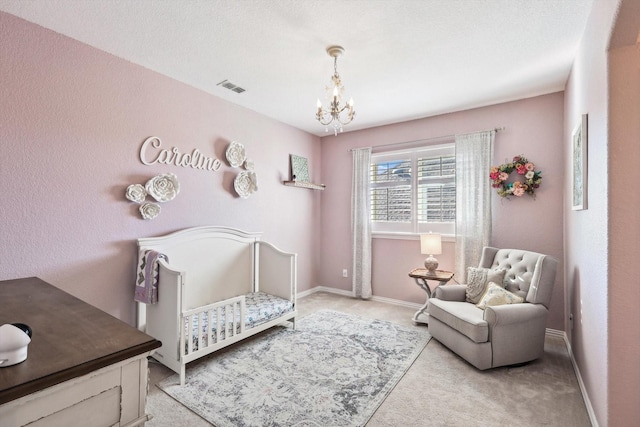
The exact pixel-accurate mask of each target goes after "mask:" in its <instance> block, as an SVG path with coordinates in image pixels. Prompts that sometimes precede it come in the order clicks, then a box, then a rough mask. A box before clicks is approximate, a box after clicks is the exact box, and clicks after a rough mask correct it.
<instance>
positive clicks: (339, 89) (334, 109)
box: [316, 46, 356, 135]
mask: <svg viewBox="0 0 640 427" xmlns="http://www.w3.org/2000/svg"><path fill="white" fill-rule="evenodd" d="M327 53H328V54H329V56H332V57H333V76H331V81H332V84H333V90H331V88H330V87H326V90H327V93H329V91H331V96H330V101H329V108H324V107H323V106H322V103H321V102H320V100H319V99H318V111H317V112H316V119H317V120H318V121H319V122H320V123H321V124H322V125H324V126H327V127H326V128H325V131H326V132H329V127H328V126H329V125H331V126H332V127H333V134H334V135H338V132H342V125H348V124H349V123H351V121H352V120H353V117H354V116H355V115H356V112H355V110H354V109H353V98H351V99H349V102H348V103H346V104H342V105H340V102H341V101H342V95H343V92H344V86H342V82H341V81H340V75H339V74H338V56H340V55H342V54H343V53H344V49H343V48H342V46H329V47H328V48H327ZM345 110H346V117H341V115H342V113H343V112H344V111H345Z"/></svg>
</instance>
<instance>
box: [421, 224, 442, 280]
mask: <svg viewBox="0 0 640 427" xmlns="http://www.w3.org/2000/svg"><path fill="white" fill-rule="evenodd" d="M420 249H421V251H420V252H421V253H422V254H423V255H429V256H428V257H427V259H425V260H424V266H425V268H426V269H427V273H428V274H434V275H435V274H436V268H438V260H437V259H436V258H435V257H434V255H440V254H441V253H442V238H441V236H440V234H434V233H429V234H421V235H420Z"/></svg>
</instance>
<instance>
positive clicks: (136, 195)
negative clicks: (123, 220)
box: [126, 184, 147, 203]
mask: <svg viewBox="0 0 640 427" xmlns="http://www.w3.org/2000/svg"><path fill="white" fill-rule="evenodd" d="M126 197H127V199H129V200H131V201H132V202H136V203H142V202H144V199H145V197H147V191H146V190H145V189H144V187H143V186H142V185H141V184H131V185H130V186H128V187H127V193H126Z"/></svg>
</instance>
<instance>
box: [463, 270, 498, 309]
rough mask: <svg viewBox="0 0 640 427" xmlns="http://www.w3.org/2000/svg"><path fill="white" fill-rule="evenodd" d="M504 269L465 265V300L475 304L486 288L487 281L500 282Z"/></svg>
mask: <svg viewBox="0 0 640 427" xmlns="http://www.w3.org/2000/svg"><path fill="white" fill-rule="evenodd" d="M505 273H506V271H505V270H489V269H488V268H480V267H467V289H466V299H467V302H470V303H473V304H477V303H478V302H479V301H480V298H482V294H484V291H485V290H486V289H487V285H488V284H489V282H494V283H499V284H501V283H502V282H503V281H504V275H505Z"/></svg>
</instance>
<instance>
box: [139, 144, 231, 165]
mask: <svg viewBox="0 0 640 427" xmlns="http://www.w3.org/2000/svg"><path fill="white" fill-rule="evenodd" d="M160 147H162V141H161V140H160V138H158V137H157V136H150V137H149V138H147V139H145V141H144V142H143V143H142V147H140V161H141V162H142V163H143V164H145V165H147V166H151V165H153V164H155V163H162V164H165V165H175V166H181V167H183V168H188V167H190V168H193V169H200V170H208V171H214V172H215V171H217V170H218V169H220V168H221V167H222V162H221V161H220V160H218V159H216V158H215V157H207V156H205V155H204V154H202V153H201V152H200V151H199V150H198V149H197V148H195V149H193V150H192V151H191V153H181V152H180V150H179V149H178V147H173V148H172V149H171V150H166V149H161V148H160Z"/></svg>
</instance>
